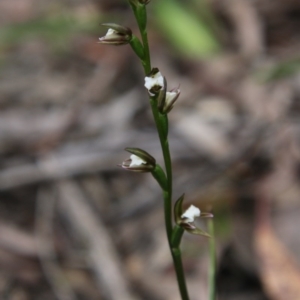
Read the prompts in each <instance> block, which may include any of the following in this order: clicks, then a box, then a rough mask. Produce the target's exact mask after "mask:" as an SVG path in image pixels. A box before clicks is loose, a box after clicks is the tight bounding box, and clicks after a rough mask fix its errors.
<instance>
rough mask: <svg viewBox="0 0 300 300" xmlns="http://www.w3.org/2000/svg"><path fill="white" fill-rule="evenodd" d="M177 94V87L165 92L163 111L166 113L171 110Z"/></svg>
mask: <svg viewBox="0 0 300 300" xmlns="http://www.w3.org/2000/svg"><path fill="white" fill-rule="evenodd" d="M179 95H180V89H179V88H174V89H172V90H171V91H170V92H167V93H166V100H165V103H164V107H163V113H165V114H167V113H169V112H170V111H171V110H172V108H173V106H174V104H175V102H176V100H177V99H178V97H179Z"/></svg>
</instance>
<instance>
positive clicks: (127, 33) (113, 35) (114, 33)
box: [99, 23, 132, 46]
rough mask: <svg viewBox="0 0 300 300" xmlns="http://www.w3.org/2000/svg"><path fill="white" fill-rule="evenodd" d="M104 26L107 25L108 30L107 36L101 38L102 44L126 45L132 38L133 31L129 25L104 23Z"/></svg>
mask: <svg viewBox="0 0 300 300" xmlns="http://www.w3.org/2000/svg"><path fill="white" fill-rule="evenodd" d="M102 26H105V27H107V28H108V31H107V33H106V35H105V36H103V37H101V38H99V43H101V44H108V45H116V46H119V45H126V44H128V43H129V42H130V40H131V38H132V32H131V30H130V29H129V28H127V27H124V26H121V25H118V24H113V23H106V24H102Z"/></svg>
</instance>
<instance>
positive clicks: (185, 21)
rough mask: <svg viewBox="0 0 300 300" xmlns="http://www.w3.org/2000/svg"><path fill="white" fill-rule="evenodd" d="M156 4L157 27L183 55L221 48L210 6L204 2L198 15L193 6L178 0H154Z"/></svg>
mask: <svg viewBox="0 0 300 300" xmlns="http://www.w3.org/2000/svg"><path fill="white" fill-rule="evenodd" d="M153 5H154V10H155V20H156V22H157V23H158V25H157V27H158V28H161V30H162V31H163V32H164V33H165V35H166V37H167V38H168V39H169V40H170V42H171V43H173V44H174V46H175V47H176V48H177V49H178V50H179V51H180V52H182V53H183V54H184V55H187V56H189V57H198V58H199V57H200V58H201V57H208V56H211V55H213V54H215V53H216V52H217V51H218V50H219V48H220V45H219V42H218V40H217V38H216V36H215V34H214V30H213V29H212V27H213V22H211V21H212V19H213V15H212V14H211V13H210V11H209V8H208V6H206V5H205V6H204V5H203V10H202V11H201V12H200V13H199V14H198V15H197V14H196V13H195V10H194V9H193V7H192V6H191V7H190V9H189V7H187V6H186V5H184V6H183V5H181V4H179V2H178V1H170V0H165V1H157V2H155V1H154V2H153ZM208 16H209V18H208Z"/></svg>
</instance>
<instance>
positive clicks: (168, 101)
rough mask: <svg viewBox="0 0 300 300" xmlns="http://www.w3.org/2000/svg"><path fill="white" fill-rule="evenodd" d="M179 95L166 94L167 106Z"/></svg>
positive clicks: (173, 93)
mask: <svg viewBox="0 0 300 300" xmlns="http://www.w3.org/2000/svg"><path fill="white" fill-rule="evenodd" d="M176 95H177V93H175V92H167V93H166V105H167V104H169V103H170V102H171V101H172V100H173V99H174V98H175V97H176Z"/></svg>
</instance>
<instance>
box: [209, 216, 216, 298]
mask: <svg viewBox="0 0 300 300" xmlns="http://www.w3.org/2000/svg"><path fill="white" fill-rule="evenodd" d="M208 232H209V234H210V236H211V238H210V239H209V271H208V272H209V273H208V284H209V300H215V299H216V291H215V286H216V245H215V237H214V221H213V219H209V220H208Z"/></svg>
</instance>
